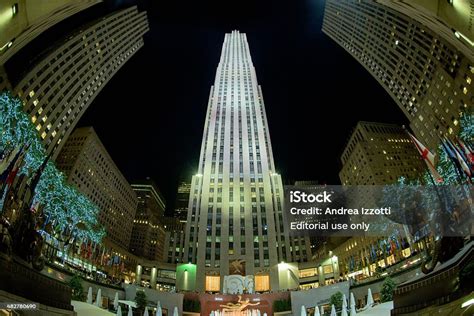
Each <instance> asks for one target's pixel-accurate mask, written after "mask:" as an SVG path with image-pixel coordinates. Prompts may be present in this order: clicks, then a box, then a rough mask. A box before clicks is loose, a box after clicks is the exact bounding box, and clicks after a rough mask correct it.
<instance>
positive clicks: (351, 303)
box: [349, 292, 356, 307]
mask: <svg viewBox="0 0 474 316" xmlns="http://www.w3.org/2000/svg"><path fill="white" fill-rule="evenodd" d="M355 304H356V300H355V298H354V292H351V297H350V301H349V306H350V307H352V306H355Z"/></svg>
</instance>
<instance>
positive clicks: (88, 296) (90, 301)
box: [87, 286, 92, 304]
mask: <svg viewBox="0 0 474 316" xmlns="http://www.w3.org/2000/svg"><path fill="white" fill-rule="evenodd" d="M87 304H92V287H90V286H89V291H87Z"/></svg>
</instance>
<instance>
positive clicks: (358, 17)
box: [323, 0, 474, 148]
mask: <svg viewBox="0 0 474 316" xmlns="http://www.w3.org/2000/svg"><path fill="white" fill-rule="evenodd" d="M401 2H403V3H401ZM424 2H426V1H424ZM445 2H446V1H445ZM455 2H456V1H455ZM408 3H409V2H408V1H368V0H328V1H326V8H325V13H324V21H323V32H324V33H326V34H327V35H328V36H329V37H330V38H332V39H333V40H334V41H335V42H336V43H338V44H339V45H340V46H341V47H343V48H344V49H345V50H346V51H347V52H348V53H349V54H351V55H352V56H353V57H354V58H355V59H356V60H357V61H358V62H359V63H361V65H363V66H364V67H365V68H366V69H367V71H369V72H370V74H371V75H372V76H373V77H374V78H375V79H377V81H378V82H379V83H380V84H381V85H382V86H383V87H384V89H385V90H386V91H387V92H388V93H389V94H390V96H391V97H392V98H393V99H394V100H395V102H396V103H397V104H398V106H399V107H400V108H401V110H402V111H403V113H404V114H405V115H406V117H407V118H408V119H409V121H410V127H411V129H412V130H413V132H414V133H415V136H417V138H418V139H419V140H420V141H421V142H422V143H424V144H425V145H426V146H428V148H436V147H437V145H438V144H439V136H442V135H446V136H447V137H453V136H454V135H456V134H457V133H458V132H459V119H460V117H461V115H462V114H463V113H464V112H465V111H466V110H467V109H468V107H470V106H471V105H472V102H473V101H472V100H473V98H474V95H473V79H474V67H473V66H474V63H473V60H474V59H473V57H472V46H471V48H470V52H471V54H468V52H469V50H466V49H465V43H464V42H463V43H461V42H460V41H458V42H453V41H455V40H459V39H457V37H456V36H454V33H452V35H453V36H451V39H450V40H447V36H445V34H442V33H441V32H439V30H438V29H434V26H433V25H432V22H433V21H434V20H430V21H429V22H428V18H426V19H421V18H419V17H418V18H417V19H415V18H412V16H413V14H409V13H408V11H404V10H401V9H400V6H404V7H406V6H407V5H408ZM471 6H472V4H471ZM396 8H398V9H400V11H399V10H396ZM410 10H411V11H410V12H413V10H414V7H412V8H411V9H410ZM420 21H421V22H422V23H420ZM423 23H424V24H423ZM433 23H434V22H433ZM438 24H441V22H439V21H438ZM445 28H446V27H445V26H444V29H445ZM348 82H349V80H346V82H345V84H348ZM343 88H344V87H343V86H341V89H343Z"/></svg>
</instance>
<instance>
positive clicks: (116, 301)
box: [114, 292, 119, 309]
mask: <svg viewBox="0 0 474 316" xmlns="http://www.w3.org/2000/svg"><path fill="white" fill-rule="evenodd" d="M118 306H119V303H118V292H115V298H114V308H115V309H117V308H118Z"/></svg>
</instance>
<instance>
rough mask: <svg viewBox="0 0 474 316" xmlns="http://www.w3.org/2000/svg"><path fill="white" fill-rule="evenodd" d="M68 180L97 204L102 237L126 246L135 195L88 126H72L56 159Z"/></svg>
mask: <svg viewBox="0 0 474 316" xmlns="http://www.w3.org/2000/svg"><path fill="white" fill-rule="evenodd" d="M56 163H57V166H58V168H59V170H61V171H62V172H63V173H64V174H65V175H66V180H67V182H68V183H69V184H71V185H73V186H75V187H76V188H77V189H78V190H79V191H80V192H82V193H83V194H84V195H85V196H86V197H88V198H89V199H90V200H91V201H92V202H93V203H94V204H96V205H97V206H98V207H99V210H100V211H99V216H98V220H99V223H100V224H101V225H103V226H104V228H105V230H106V238H107V239H109V240H110V241H112V242H113V243H115V244H116V245H118V246H120V247H122V248H124V249H128V246H129V244H130V236H131V234H132V227H133V225H132V223H133V220H134V219H135V213H136V211H137V204H138V199H137V196H136V194H135V191H133V189H132V187H131V186H130V184H129V183H128V182H127V180H126V179H125V177H124V176H123V175H122V173H121V172H120V170H119V168H118V167H117V166H116V165H115V163H114V161H113V160H112V158H111V157H110V155H109V154H108V152H107V150H106V149H105V147H104V145H103V144H102V142H101V141H100V139H99V137H98V136H97V134H96V133H95V131H94V129H93V128H92V127H81V128H78V129H76V130H75V131H74V132H73V133H72V134H71V136H70V137H69V139H68V140H67V142H66V144H65V145H64V147H63V149H62V150H61V153H60V154H59V156H58V159H57V161H56Z"/></svg>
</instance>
